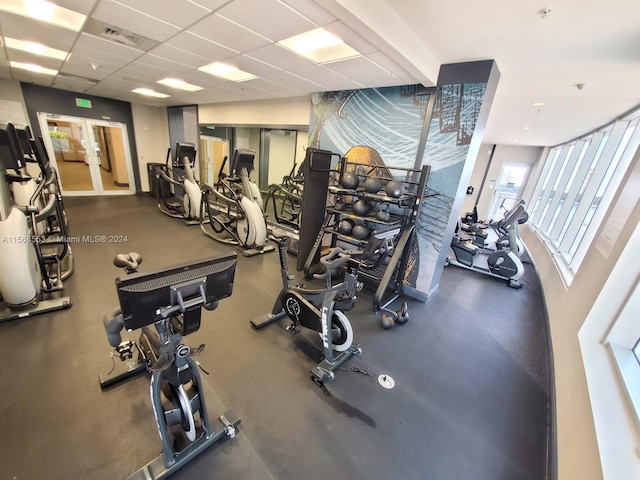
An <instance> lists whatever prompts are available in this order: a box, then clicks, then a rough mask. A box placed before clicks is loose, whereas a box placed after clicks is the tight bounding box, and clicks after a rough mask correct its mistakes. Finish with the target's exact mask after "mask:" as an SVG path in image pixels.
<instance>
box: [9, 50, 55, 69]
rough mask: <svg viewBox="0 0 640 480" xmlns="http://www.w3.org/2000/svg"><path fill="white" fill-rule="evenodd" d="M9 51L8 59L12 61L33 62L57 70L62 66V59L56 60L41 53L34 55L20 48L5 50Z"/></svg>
mask: <svg viewBox="0 0 640 480" xmlns="http://www.w3.org/2000/svg"><path fill="white" fill-rule="evenodd" d="M7 51H8V52H9V55H8V56H9V60H10V61H12V62H22V63H34V64H36V65H40V66H41V67H44V68H51V69H53V70H59V69H60V68H61V67H62V63H63V62H62V60H56V59H55V58H48V57H43V56H41V55H34V54H33V53H29V52H22V51H20V50H7Z"/></svg>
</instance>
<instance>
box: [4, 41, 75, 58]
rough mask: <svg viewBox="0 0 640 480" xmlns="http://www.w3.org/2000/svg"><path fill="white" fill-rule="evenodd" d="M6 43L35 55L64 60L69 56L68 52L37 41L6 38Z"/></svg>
mask: <svg viewBox="0 0 640 480" xmlns="http://www.w3.org/2000/svg"><path fill="white" fill-rule="evenodd" d="M4 43H5V45H6V46H7V48H15V49H16V50H22V51H23V52H29V53H33V54H35V55H42V56H44V57H50V58H55V59H57V60H64V59H65V58H67V52H63V51H62V50H57V49H55V48H49V47H47V46H46V45H42V44H41V43H35V42H25V41H23V40H18V39H16V38H9V37H5V38H4Z"/></svg>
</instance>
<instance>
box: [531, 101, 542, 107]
mask: <svg viewBox="0 0 640 480" xmlns="http://www.w3.org/2000/svg"><path fill="white" fill-rule="evenodd" d="M532 105H533V106H534V107H544V102H534V103H532Z"/></svg>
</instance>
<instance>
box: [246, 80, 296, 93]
mask: <svg viewBox="0 0 640 480" xmlns="http://www.w3.org/2000/svg"><path fill="white" fill-rule="evenodd" d="M251 84H252V86H253V87H255V88H256V89H258V90H262V91H263V92H266V93H270V94H273V95H277V96H288V97H293V96H299V95H304V94H305V93H306V92H307V90H306V89H300V90H296V89H294V88H291V86H289V85H287V86H283V85H280V84H278V83H274V82H272V81H269V80H265V79H262V78H257V79H255V80H252V81H251Z"/></svg>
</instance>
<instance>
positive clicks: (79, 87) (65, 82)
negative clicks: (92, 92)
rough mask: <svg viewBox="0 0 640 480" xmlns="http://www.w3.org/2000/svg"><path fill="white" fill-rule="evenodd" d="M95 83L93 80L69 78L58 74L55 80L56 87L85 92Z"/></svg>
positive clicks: (54, 85)
mask: <svg viewBox="0 0 640 480" xmlns="http://www.w3.org/2000/svg"><path fill="white" fill-rule="evenodd" d="M94 85H95V84H94V83H93V82H88V81H86V80H82V79H76V78H67V77H61V76H57V77H56V78H55V80H54V81H53V87H54V88H61V89H63V90H71V91H72V92H85V91H86V90H88V89H90V88H91V87H93V86H94Z"/></svg>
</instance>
